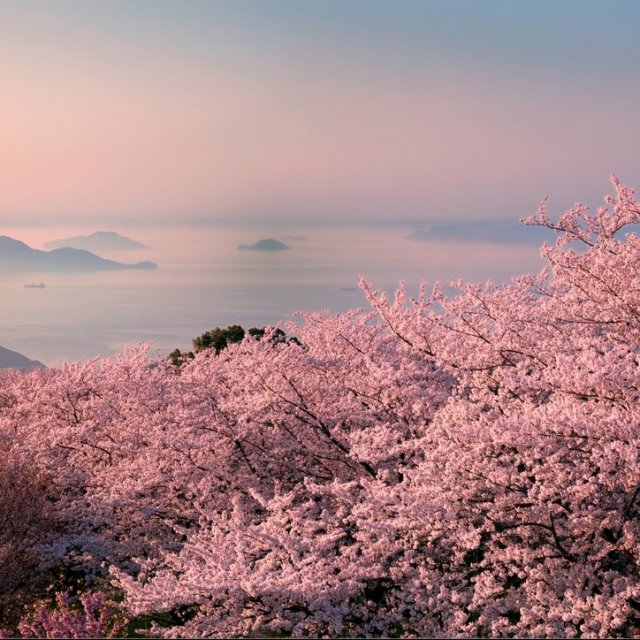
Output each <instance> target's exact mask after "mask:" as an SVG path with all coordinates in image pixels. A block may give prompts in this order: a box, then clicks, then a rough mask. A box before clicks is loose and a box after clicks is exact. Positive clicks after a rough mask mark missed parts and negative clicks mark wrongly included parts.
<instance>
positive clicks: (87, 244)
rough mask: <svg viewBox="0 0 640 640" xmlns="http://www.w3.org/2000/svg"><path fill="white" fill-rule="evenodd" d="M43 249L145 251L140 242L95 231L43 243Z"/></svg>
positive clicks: (116, 234)
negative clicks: (85, 234) (69, 248)
mask: <svg viewBox="0 0 640 640" xmlns="http://www.w3.org/2000/svg"><path fill="white" fill-rule="evenodd" d="M42 246H43V248H44V249H61V248H63V247H71V248H72V249H85V250H86V251H131V250H134V249H147V248H148V247H146V246H145V245H144V244H142V242H138V241H137V240H132V239H131V238H127V237H126V236H121V235H120V234H119V233H116V232H115V231H96V232H95V233H92V234H91V235H88V236H73V237H71V238H63V239H62V240H51V241H50V242H45V243H44V244H43V245H42Z"/></svg>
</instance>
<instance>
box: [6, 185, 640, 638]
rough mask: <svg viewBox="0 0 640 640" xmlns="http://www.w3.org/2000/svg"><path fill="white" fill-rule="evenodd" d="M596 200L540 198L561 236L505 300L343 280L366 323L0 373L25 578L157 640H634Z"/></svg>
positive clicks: (639, 386) (635, 324)
mask: <svg viewBox="0 0 640 640" xmlns="http://www.w3.org/2000/svg"><path fill="white" fill-rule="evenodd" d="M613 182H614V187H615V190H616V196H615V198H608V199H607V206H606V207H602V208H600V209H598V211H597V213H596V214H595V215H590V214H589V212H588V210H587V208H586V207H584V206H583V205H576V207H574V208H573V209H572V210H571V211H569V212H567V213H565V214H564V215H563V216H562V217H561V218H560V219H559V220H558V221H557V222H555V223H553V222H550V218H549V216H548V214H547V212H546V204H545V203H543V204H542V205H541V208H540V211H539V212H538V214H537V215H536V216H533V217H532V218H531V219H529V220H528V223H530V224H541V225H544V226H547V227H549V228H552V229H555V230H556V231H557V242H556V243H555V244H554V245H551V246H547V245H545V246H544V247H543V248H542V255H543V258H544V259H545V260H546V267H545V269H544V270H543V271H542V272H541V273H539V274H537V275H527V276H522V277H520V278H517V279H515V280H514V281H513V282H512V283H510V284H508V285H500V286H496V285H493V284H491V283H487V284H486V285H469V284H465V283H458V288H459V294H458V295H456V296H453V297H447V296H444V295H443V294H442V292H441V291H440V290H439V289H438V287H434V289H433V291H432V292H431V293H427V291H426V289H423V290H422V291H421V293H420V295H419V296H418V298H417V299H415V300H408V299H407V296H406V293H405V291H404V289H403V288H402V287H401V288H400V290H399V291H398V292H397V294H396V296H395V299H393V300H389V299H388V298H387V297H386V296H385V295H384V294H382V293H379V292H376V291H374V290H373V289H372V288H370V287H369V286H368V285H367V284H366V283H365V282H363V283H362V288H363V289H364V291H365V292H366V293H367V295H368V298H369V300H370V302H371V305H372V310H371V311H368V312H365V311H361V310H354V311H350V312H347V313H344V314H339V315H336V314H332V313H328V312H326V313H314V314H306V315H304V316H302V320H303V322H302V324H296V325H295V326H291V327H290V328H289V330H290V331H291V332H294V333H295V335H296V336H297V337H298V340H299V344H298V343H296V342H288V343H287V342H276V341H269V340H261V341H258V340H255V339H253V338H251V337H249V338H247V339H245V340H244V341H243V342H242V343H241V344H238V345H231V346H230V347H229V348H227V349H225V350H224V351H222V352H221V353H220V355H217V356H216V355H215V354H214V353H213V352H212V351H203V352H201V353H199V354H198V355H196V357H195V358H194V359H193V360H190V361H188V362H186V363H185V364H183V365H182V366H180V367H176V366H174V365H172V364H171V363H170V362H167V361H162V360H160V361H153V360H151V359H150V357H149V354H148V348H147V347H145V346H141V347H139V348H135V349H129V350H127V351H126V352H125V353H123V354H122V355H120V356H119V357H117V358H116V359H115V360H113V361H111V360H99V361H91V362H85V363H77V364H70V365H66V366H64V367H63V368H61V369H49V370H44V371H36V372H33V373H30V374H27V375H25V374H18V373H10V374H6V375H5V376H4V378H3V380H2V385H1V387H0V437H1V438H2V440H3V442H4V443H5V448H6V449H7V450H9V451H12V452H13V453H14V454H15V455H16V456H17V457H19V459H21V460H23V459H28V460H29V461H30V464H31V465H32V466H33V468H34V469H40V470H42V471H43V472H45V471H46V472H47V473H48V475H49V477H50V478H51V480H50V482H49V484H48V485H47V489H46V491H47V500H48V504H49V505H50V508H51V509H52V510H53V511H54V512H55V517H56V518H57V522H58V523H59V526H58V530H57V532H56V534H55V535H52V536H51V537H50V538H49V539H48V540H47V541H46V544H45V543H43V544H42V545H41V553H42V557H43V562H58V563H64V562H74V563H76V564H78V565H79V566H80V567H82V570H83V571H84V572H85V573H86V575H87V576H89V575H94V576H97V577H100V576H102V579H104V576H105V575H107V574H108V576H109V577H110V578H109V579H110V580H111V581H112V587H113V588H116V589H119V590H120V591H121V592H122V593H123V594H124V598H125V599H124V605H123V606H124V607H125V608H126V610H127V611H128V613H129V615H130V616H133V617H134V616H143V615H144V616H153V615H160V614H163V613H165V614H166V613H170V614H171V616H172V617H171V619H172V620H173V623H172V625H171V626H169V627H166V626H159V625H158V626H156V627H155V628H154V629H153V631H154V632H155V633H157V634H159V635H165V636H168V637H180V636H182V637H203V636H211V637H216V636H218V637H225V636H230V635H234V636H238V635H240V636H242V635H252V636H256V635H265V634H266V635H268V634H282V635H285V636H287V635H293V636H302V635H311V636H343V637H344V636H355V635H362V636H368V637H373V636H409V637H411V636H421V637H424V636H426V637H430V636H438V637H443V636H444V637H447V636H472V637H475V636H494V637H495V636H512V635H517V636H523V635H526V636H558V637H561V636H562V637H576V636H589V637H610V636H629V635H634V634H637V633H639V632H640V631H639V630H640V238H639V237H638V236H637V235H636V234H635V233H633V232H632V230H629V229H627V230H625V229H624V228H625V227H626V226H627V225H634V224H638V223H640V207H639V205H638V204H637V203H636V201H635V200H634V193H633V191H632V190H631V189H629V188H627V187H624V186H622V185H621V184H620V183H619V182H618V181H617V180H615V179H614V181H613ZM625 231H626V233H625ZM34 635H37V633H35V632H34Z"/></svg>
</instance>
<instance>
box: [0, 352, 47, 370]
mask: <svg viewBox="0 0 640 640" xmlns="http://www.w3.org/2000/svg"><path fill="white" fill-rule="evenodd" d="M44 366H45V365H44V364H42V362H38V361H37V360H30V359H29V358H27V357H26V356H23V355H22V354H21V353H18V352H17V351H11V349H5V347H0V369H23V370H26V369H37V368H39V367H44Z"/></svg>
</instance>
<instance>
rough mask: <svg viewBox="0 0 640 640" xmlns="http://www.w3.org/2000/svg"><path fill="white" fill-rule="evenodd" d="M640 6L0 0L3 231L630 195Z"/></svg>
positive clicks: (486, 215) (476, 215) (635, 177)
mask: <svg viewBox="0 0 640 640" xmlns="http://www.w3.org/2000/svg"><path fill="white" fill-rule="evenodd" d="M639 26H640V2H637V1H636V0H628V1H622V0H602V1H600V2H595V1H592V0H549V1H544V0H482V1H480V0H467V1H459V0H442V1H438V0H431V1H429V0H419V1H414V0H388V1H386V2H381V1H377V0H316V1H310V0H309V1H301V0H255V1H253V2H249V1H246V0H229V1H227V2H223V1H214V0H176V1H168V0H128V1H123V0H108V1H103V0H91V1H84V0H83V1H72V0H41V1H38V0H0V81H1V83H2V88H1V94H0V95H1V100H0V133H1V140H2V144H1V145H0V185H1V189H0V193H1V198H0V224H3V225H16V224H38V225H40V224H43V225H46V224H61V223H62V224H66V223H71V222H74V221H78V220H80V219H82V220H90V219H95V221H96V224H99V223H104V221H120V222H121V223H124V222H125V221H132V220H134V221H136V223H144V222H145V221H146V222H149V223H150V222H153V223H154V224H159V223H161V222H174V223H175V222H178V223H179V222H188V221H190V220H194V219H212V220H229V219H231V220H237V221H251V220H253V221H256V220H257V221H260V222H264V223H268V222H269V221H270V220H276V221H280V222H281V221H287V220H291V221H292V222H293V221H295V222H296V223H299V224H300V225H302V224H313V223H316V222H319V221H325V222H326V221H327V220H329V221H331V220H335V221H344V220H354V221H361V222H365V221H376V222H380V221H384V220H390V221H393V220H396V221H400V220H419V219H421V220H465V219H467V220H476V221H481V220H495V219H498V220H515V219H517V218H519V217H521V216H523V215H527V214H529V213H531V212H533V210H534V209H535V207H536V204H537V202H538V201H539V200H540V199H541V198H542V197H543V196H544V195H545V194H547V193H548V194H550V196H551V201H550V205H551V209H552V210H554V211H560V210H561V209H563V208H566V207H568V206H570V205H571V204H573V202H574V201H576V200H582V201H585V202H588V203H590V204H594V205H597V204H599V203H600V201H601V198H602V196H603V195H604V194H605V193H607V192H608V191H610V187H609V184H608V177H609V174H610V173H616V174H617V175H618V176H619V177H620V178H621V179H622V180H623V181H625V182H626V183H628V184H630V185H632V186H640V179H639V178H640V175H639V174H640V171H639V168H640V167H639V163H638V149H639V148H640V145H639V143H640V116H639V115H638V105H639V104H640V83H639V79H640V38H639V37H638V27H639Z"/></svg>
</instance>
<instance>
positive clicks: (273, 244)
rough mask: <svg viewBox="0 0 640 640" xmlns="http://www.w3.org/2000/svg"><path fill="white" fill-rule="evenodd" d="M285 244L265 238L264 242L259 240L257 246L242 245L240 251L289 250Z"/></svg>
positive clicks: (239, 246)
mask: <svg viewBox="0 0 640 640" xmlns="http://www.w3.org/2000/svg"><path fill="white" fill-rule="evenodd" d="M289 248H290V247H288V246H287V245H286V244H284V242H280V240H274V239H273V238H265V239H264V240H258V242H256V243H255V244H240V245H238V249H239V250H240V251H267V252H269V251H286V250H287V249H289Z"/></svg>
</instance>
